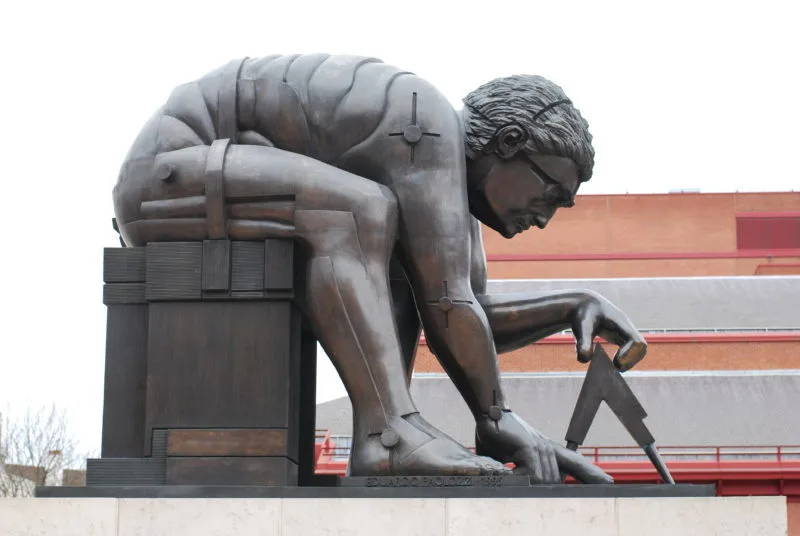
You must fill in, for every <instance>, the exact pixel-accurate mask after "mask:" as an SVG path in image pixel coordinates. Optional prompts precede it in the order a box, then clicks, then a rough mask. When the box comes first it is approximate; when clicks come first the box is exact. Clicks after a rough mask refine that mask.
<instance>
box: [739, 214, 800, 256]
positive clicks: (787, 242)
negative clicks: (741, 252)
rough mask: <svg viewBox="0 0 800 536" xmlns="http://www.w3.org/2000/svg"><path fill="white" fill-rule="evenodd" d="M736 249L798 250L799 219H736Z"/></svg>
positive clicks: (799, 243) (799, 238) (799, 240)
mask: <svg viewBox="0 0 800 536" xmlns="http://www.w3.org/2000/svg"><path fill="white" fill-rule="evenodd" d="M736 247H737V248H738V249H795V248H800V217H791V216H783V217H769V218H767V217H763V218H753V217H748V218H737V219H736Z"/></svg>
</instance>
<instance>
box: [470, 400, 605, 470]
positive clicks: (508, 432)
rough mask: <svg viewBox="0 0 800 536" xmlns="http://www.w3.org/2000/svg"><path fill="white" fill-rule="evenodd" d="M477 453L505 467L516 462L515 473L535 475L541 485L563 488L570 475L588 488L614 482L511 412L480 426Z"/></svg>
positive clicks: (476, 432) (486, 420)
mask: <svg viewBox="0 0 800 536" xmlns="http://www.w3.org/2000/svg"><path fill="white" fill-rule="evenodd" d="M475 445H476V450H477V453H478V454H480V455H482V456H490V457H492V458H494V459H495V460H498V461H500V462H503V463H508V462H513V463H514V464H515V465H516V468H515V469H514V473H516V474H524V475H531V479H532V480H533V481H534V482H535V483H537V484H559V483H561V482H562V477H561V473H562V472H563V473H566V474H568V475H570V476H572V477H573V478H575V479H576V480H578V481H579V482H583V483H584V484H612V483H613V482H614V480H613V479H612V478H611V477H610V476H609V475H608V474H606V473H605V472H603V471H602V470H601V469H599V468H598V467H596V466H594V465H592V463H591V462H589V460H588V459H587V458H585V457H584V456H582V455H581V454H579V453H577V452H574V451H571V450H569V449H567V448H566V447H563V446H561V445H559V444H557V443H555V442H554V441H551V440H550V439H548V438H546V437H545V436H543V435H542V434H541V433H540V432H539V431H538V430H536V429H535V428H534V427H532V426H531V425H529V424H528V423H526V422H525V421H523V420H522V419H520V418H519V416H517V415H516V414H515V413H513V412H511V411H504V412H502V416H501V417H500V419H499V420H493V419H491V418H489V417H485V418H481V419H479V420H478V422H477V428H476V431H475Z"/></svg>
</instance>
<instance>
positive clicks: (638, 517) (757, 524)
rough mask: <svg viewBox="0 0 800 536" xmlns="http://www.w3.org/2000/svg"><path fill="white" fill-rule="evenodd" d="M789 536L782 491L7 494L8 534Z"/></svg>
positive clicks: (2, 525) (3, 512)
mask: <svg viewBox="0 0 800 536" xmlns="http://www.w3.org/2000/svg"><path fill="white" fill-rule="evenodd" d="M323 533H324V534H347V535H348V536H375V535H378V534H380V535H390V534H397V535H403V536H418V535H419V536H423V535H424V536H449V535H452V536H455V535H458V536H473V535H475V536H478V535H480V536H486V535H501V534H502V535H503V536H517V535H520V536H522V535H525V536H530V535H531V534H536V535H537V536H550V535H554V536H555V535H558V536H562V535H564V534H591V535H592V536H639V535H641V534H647V535H648V536H661V535H664V536H666V535H670V536H672V535H675V534H691V535H692V536H705V535H717V534H719V535H722V534H724V535H725V536H739V535H741V536H745V535H747V536H750V535H753V534H759V535H760V536H785V534H786V533H787V508H786V499H785V497H708V498H668V499H667V498H662V499H653V498H617V499H614V498H608V499H510V498H501V499H493V498H485V499H315V498H308V499H0V534H3V536H23V535H25V536H50V535H58V536H85V535H87V534H91V535H93V536H162V535H163V536H166V535H172V534H191V535H192V536H205V535H209V536H210V535H217V534H236V535H237V536H251V535H252V536H295V535H296V536H306V535H311V534H323Z"/></svg>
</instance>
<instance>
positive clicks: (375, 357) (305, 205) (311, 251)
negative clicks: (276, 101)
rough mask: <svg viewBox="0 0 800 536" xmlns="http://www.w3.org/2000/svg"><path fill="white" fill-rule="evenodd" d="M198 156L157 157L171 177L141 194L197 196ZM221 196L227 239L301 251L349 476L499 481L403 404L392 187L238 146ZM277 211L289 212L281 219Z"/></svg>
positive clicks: (488, 466) (493, 469)
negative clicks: (336, 396)
mask: <svg viewBox="0 0 800 536" xmlns="http://www.w3.org/2000/svg"><path fill="white" fill-rule="evenodd" d="M204 151H206V152H207V151H209V149H208V148H207V147H205V148H201V147H194V148H190V149H183V150H181V151H176V152H174V153H171V154H169V155H162V156H161V157H160V160H161V161H160V162H158V163H157V165H161V164H169V165H170V166H171V167H172V169H173V170H174V171H173V175H174V176H173V177H171V179H170V182H169V183H167V184H166V185H160V186H153V187H152V188H150V189H147V188H146V189H144V190H145V191H148V192H150V193H151V195H152V192H154V191H156V189H157V188H173V189H174V190H175V191H185V192H188V195H195V196H196V195H198V194H199V193H201V192H202V188H200V187H198V186H197V184H195V183H197V182H198V181H202V180H205V175H204V173H205V169H206V166H205V160H204V158H205V155H204ZM224 190H225V197H226V201H227V204H228V210H227V213H228V218H229V220H228V222H227V229H228V233H229V236H230V238H232V239H263V238H269V237H273V236H282V237H292V238H295V239H296V240H298V241H299V242H300V244H301V245H302V246H303V247H304V249H305V250H306V251H307V257H308V262H307V264H306V266H305V267H303V268H300V269H304V270H305V278H306V285H305V296H304V297H302V298H301V300H302V302H303V303H302V306H303V308H304V310H305V311H306V313H307V314H308V316H309V320H310V322H311V325H312V326H313V328H314V330H315V333H316V336H317V338H318V339H319V341H320V343H321V344H322V346H323V348H324V349H325V351H326V353H327V354H328V355H329V356H330V358H331V360H332V361H333V364H334V366H335V367H336V369H337V371H338V373H339V375H340V377H341V378H342V381H343V383H344V385H345V388H346V389H347V392H348V394H349V396H350V399H351V401H352V404H353V413H354V431H353V455H352V457H351V466H350V471H351V474H353V475H388V474H406V475H409V474H433V475H447V474H491V473H498V472H504V471H505V468H504V467H503V466H502V465H501V464H499V463H498V462H495V461H494V460H491V459H488V458H483V457H479V456H475V455H474V454H473V453H471V452H469V451H468V450H467V449H465V448H464V447H463V446H461V445H459V444H458V443H456V442H455V441H453V440H451V439H449V438H447V437H446V436H444V435H443V434H442V435H441V436H439V435H438V434H432V433H429V432H428V431H427V428H428V427H429V426H430V425H429V424H427V423H426V422H425V421H424V420H423V419H422V417H420V416H419V414H418V413H417V409H416V407H415V406H414V404H413V401H412V400H411V396H410V394H409V392H408V386H407V384H406V370H405V368H404V365H403V356H402V351H401V345H400V339H399V335H398V328H397V323H396V321H395V317H394V314H393V308H392V304H393V302H392V295H391V292H390V289H389V278H388V267H389V260H390V256H391V253H392V250H393V248H394V246H395V242H396V237H397V216H398V213H397V204H396V201H395V199H394V196H393V194H392V193H391V192H390V190H389V189H387V188H385V187H383V186H380V185H378V184H376V183H374V182H372V181H369V180H367V179H364V178H362V177H358V176H356V175H353V174H351V173H347V172H345V171H342V170H340V169H338V168H335V167H333V166H329V165H326V164H324V163H321V162H319V161H316V160H313V159H310V158H306V157H303V156H300V155H296V154H291V153H287V152H285V151H281V150H278V149H274V148H267V147H256V146H239V145H234V146H231V147H230V148H228V151H227V155H226V157H225V161H224ZM166 193H167V194H168V193H169V192H166ZM162 195H163V194H162ZM164 197H166V198H170V199H175V197H174V195H172V196H170V195H164ZM271 199H272V200H277V201H275V202H271V201H270V200H271ZM277 202H280V203H289V204H290V205H291V207H289V208H288V209H287V208H286V207H285V206H284V210H283V211H281V210H278V209H276V206H278V205H276V204H275V203H277ZM174 205H175V207H178V208H180V207H184V206H183V204H181V203H174ZM181 210H184V213H183V214H184V215H185V210H186V209H185V207H184V208H181ZM287 211H288V215H287ZM160 214H161V216H163V215H164V214H163V213H160Z"/></svg>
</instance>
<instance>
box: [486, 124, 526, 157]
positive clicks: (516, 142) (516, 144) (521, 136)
mask: <svg viewBox="0 0 800 536" xmlns="http://www.w3.org/2000/svg"><path fill="white" fill-rule="evenodd" d="M527 142H528V133H527V132H526V131H525V130H524V129H523V128H522V127H520V126H519V125H513V124H512V125H506V126H504V127H503V128H501V129H500V130H498V131H497V134H496V135H495V146H494V152H496V153H497V155H498V156H499V157H500V158H504V159H505V158H511V157H512V156H514V155H515V154H517V152H518V151H519V150H520V149H522V148H523V147H524V146H525V144H526V143H527Z"/></svg>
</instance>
